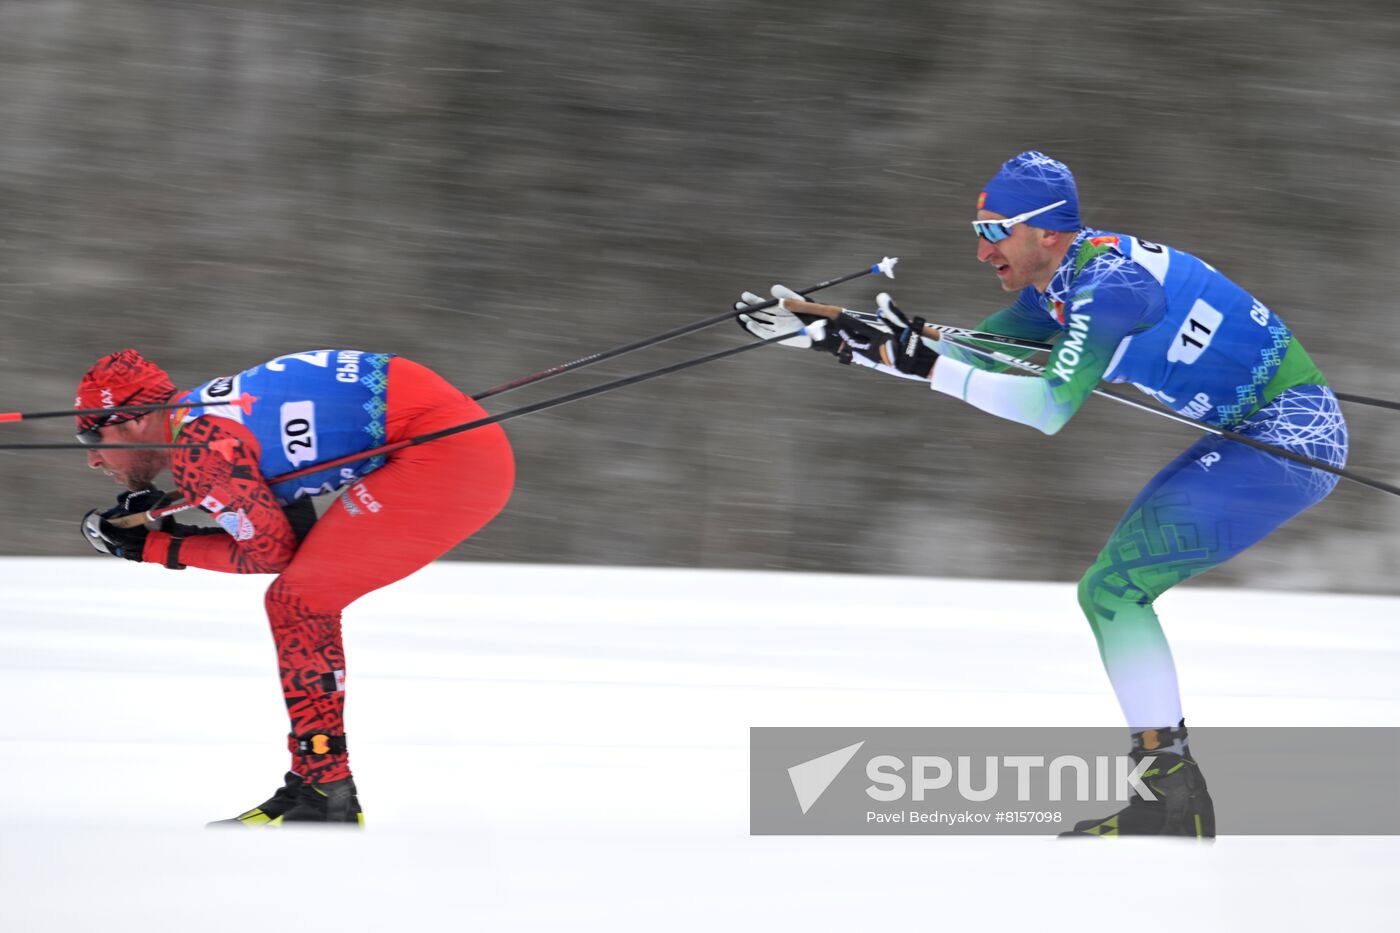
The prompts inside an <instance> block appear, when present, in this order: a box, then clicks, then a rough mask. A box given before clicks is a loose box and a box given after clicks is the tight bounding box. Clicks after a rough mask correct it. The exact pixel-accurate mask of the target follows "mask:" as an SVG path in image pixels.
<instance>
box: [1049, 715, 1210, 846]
mask: <svg viewBox="0 0 1400 933" xmlns="http://www.w3.org/2000/svg"><path fill="white" fill-rule="evenodd" d="M1178 742H1180V745H1179V746H1178V747H1180V748H1181V753H1179V754H1178V753H1177V752H1168V751H1159V750H1158V749H1161V748H1162V747H1163V746H1166V745H1175V744H1176V743H1178ZM1185 743H1186V724H1185V723H1184V722H1183V723H1180V724H1178V727H1177V728H1176V729H1148V730H1146V731H1143V732H1135V733H1133V750H1132V751H1131V752H1129V756H1130V757H1131V758H1132V760H1133V762H1134V763H1135V764H1137V763H1141V762H1142V760H1143V759H1144V758H1147V757H1151V758H1152V764H1151V766H1150V767H1148V768H1147V770H1145V771H1143V772H1142V776H1141V778H1140V780H1141V782H1142V784H1143V786H1144V787H1146V788H1147V789H1148V790H1150V791H1151V792H1152V795H1153V796H1154V797H1156V798H1157V799H1156V800H1145V799H1143V797H1142V796H1141V795H1138V794H1134V795H1133V798H1132V799H1131V800H1130V801H1129V802H1128V806H1126V807H1125V808H1123V809H1122V810H1119V811H1118V812H1117V813H1115V814H1113V815H1112V816H1109V817H1106V818H1104V819H1097V820H1081V821H1080V822H1078V823H1076V824H1075V826H1074V829H1071V830H1069V831H1068V832H1063V833H1061V834H1060V836H1061V837H1062V838H1064V837H1069V838H1073V837H1078V836H1186V837H1190V838H1194V839H1206V840H1209V839H1214V838H1215V804H1214V803H1213V802H1212V801H1211V799H1210V792H1209V791H1208V790H1206V779H1205V776H1204V775H1202V774H1201V768H1200V766H1199V765H1197V764H1196V762H1195V760H1194V759H1192V757H1191V749H1190V748H1189V747H1188V746H1187V745H1186V744H1185Z"/></svg>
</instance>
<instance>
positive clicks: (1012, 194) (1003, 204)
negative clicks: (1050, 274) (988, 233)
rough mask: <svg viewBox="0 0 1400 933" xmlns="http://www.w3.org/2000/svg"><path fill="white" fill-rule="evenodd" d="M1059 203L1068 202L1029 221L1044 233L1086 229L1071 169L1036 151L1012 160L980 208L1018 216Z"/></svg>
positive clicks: (979, 202) (980, 199) (995, 179)
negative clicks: (1080, 217)
mask: <svg viewBox="0 0 1400 933" xmlns="http://www.w3.org/2000/svg"><path fill="white" fill-rule="evenodd" d="M1056 201H1064V202H1065V203H1063V204H1061V205H1060V206H1059V207H1057V208H1055V209H1054V210H1053V211H1046V212H1045V213H1044V214H1037V215H1036V216H1035V217H1033V218H1031V219H1030V220H1028V221H1026V222H1027V223H1028V224H1030V225H1031V226H1033V227H1039V228H1041V229H1042V230H1078V229H1080V228H1081V227H1083V226H1084V224H1083V223H1082V222H1080V220H1079V192H1078V190H1076V189H1075V187H1074V175H1072V174H1071V173H1070V170H1069V166H1068V165H1065V163H1063V162H1058V161H1056V160H1055V159H1052V158H1050V157H1049V156H1048V155H1046V154H1045V153H1043V152H1036V151H1034V150H1032V151H1030V152H1023V153H1021V154H1020V155H1018V156H1015V157H1014V158H1011V159H1008V160H1007V161H1006V164H1004V165H1003V166H1002V167H1001V170H1000V171H999V172H997V173H996V174H995V175H993V176H992V180H991V181H989V182H987V186H986V188H985V189H984V190H983V191H982V194H981V195H980V196H979V197H978V198H977V209H978V210H979V211H980V210H988V211H992V212H994V213H997V214H1001V215H1002V216H1003V217H1015V216H1016V215H1017V214H1024V213H1026V212H1027V211H1033V210H1036V209H1038V208H1042V207H1045V206H1046V205H1047V204H1054V203H1055V202H1056Z"/></svg>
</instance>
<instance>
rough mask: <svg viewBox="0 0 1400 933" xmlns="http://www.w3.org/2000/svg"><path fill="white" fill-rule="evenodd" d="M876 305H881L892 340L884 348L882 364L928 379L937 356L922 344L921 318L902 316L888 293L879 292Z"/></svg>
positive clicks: (923, 322) (882, 316)
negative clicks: (885, 358) (884, 358)
mask: <svg viewBox="0 0 1400 933" xmlns="http://www.w3.org/2000/svg"><path fill="white" fill-rule="evenodd" d="M875 302H876V303H877V304H878V305H879V306H880V320H881V321H883V322H884V323H885V325H886V326H888V327H889V329H890V334H891V339H890V340H889V341H888V342H887V343H886V345H885V347H884V348H883V349H884V353H885V355H886V356H888V357H889V359H887V360H884V361H883V362H885V363H887V364H888V365H890V366H893V367H894V368H895V369H897V370H899V371H900V372H902V373H904V374H906V375H909V376H917V377H918V378H920V379H927V378H929V376H930V374H932V372H933V364H934V363H936V362H938V354H937V353H936V352H934V350H933V348H931V347H930V346H929V345H928V344H926V343H924V340H923V333H924V324H925V323H926V322H925V321H924V319H923V318H921V317H916V318H913V319H912V320H911V319H910V318H908V317H907V316H905V314H904V312H903V311H901V310H899V308H898V307H896V306H895V303H894V299H893V298H891V297H890V294H889V292H881V293H880V294H879V295H878V296H877V297H876V299H875Z"/></svg>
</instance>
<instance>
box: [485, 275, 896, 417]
mask: <svg viewBox="0 0 1400 933" xmlns="http://www.w3.org/2000/svg"><path fill="white" fill-rule="evenodd" d="M897 262H899V260H898V259H897V258H892V257H889V256H886V257H885V258H884V259H883V260H881V261H880V262H877V263H875V264H874V265H871V266H867V267H865V268H864V269H861V270H860V271H858V272H848V273H846V274H845V275H838V276H837V277H836V278H834V279H827V280H826V281H825V282H818V283H817V284H816V285H812V286H809V287H808V288H803V289H798V293H799V294H803V295H806V294H809V293H811V292H819V291H821V290H822V289H825V288H831V287H832V286H833V285H840V284H841V283H843V282H849V281H851V280H853V279H859V278H863V277H864V276H867V275H877V274H880V273H883V274H885V275H887V276H889V277H890V278H894V265H895V263H897ZM777 303H778V299H776V298H770V299H768V300H767V301H764V302H761V303H759V304H756V305H751V306H749V307H748V308H747V310H750V311H761V310H762V309H764V308H771V307H773V306H774V305H776V304H777ZM740 310H744V309H740ZM736 313H737V312H736V311H735V310H734V309H733V308H731V309H730V310H728V311H725V312H724V313H723V314H716V315H714V316H713V317H707V318H702V319H701V320H698V321H695V322H694V323H691V324H685V325H683V326H681V327H677V328H675V329H673V330H668V331H666V332H665V333H661V334H656V335H654V336H651V337H643V338H642V339H641V340H635V341H633V342H632V343H628V344H623V345H622V346H620V347H614V348H613V349H611V350H604V351H602V352H601V353H591V354H589V355H588V356H583V357H579V358H578V359H576V360H574V361H573V362H571V363H562V364H560V365H558V366H551V367H550V368H549V369H542V370H540V371H539V372H537V373H531V374H530V375H528V376H521V377H520V378H519V379H512V380H511V381H510V382H505V383H502V384H501V385H498V386H493V387H491V388H489V389H485V390H484V391H481V392H477V393H476V394H474V395H473V396H472V400H473V401H476V402H479V401H481V400H482V399H485V398H491V397H492V396H494V395H502V394H504V393H506V392H511V391H513V390H515V389H519V388H523V387H524V386H527V385H533V384H535V383H536V382H543V381H544V380H546V379H552V378H554V377H555V376H559V375H562V374H564V373H567V372H571V371H573V370H575V369H582V368H583V367H585V366H592V365H593V364H594V363H601V362H603V361H604V360H611V359H616V358H617V357H619V356H622V355H623V354H626V353H631V352H633V351H634V350H643V349H646V348H647V347H654V346H657V345H658V344H662V343H665V342H666V341H668V340H674V339H675V338H677V337H684V336H685V335H686V334H693V333H695V332H696V331H700V330H704V329H705V328H707V327H713V326H714V325H716V324H720V323H723V322H724V321H728V320H732V319H733V317H734V315H735V314H736Z"/></svg>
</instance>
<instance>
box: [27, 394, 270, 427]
mask: <svg viewBox="0 0 1400 933" xmlns="http://www.w3.org/2000/svg"><path fill="white" fill-rule="evenodd" d="M257 400H258V399H257V397H256V396H253V395H237V396H234V397H233V398H231V399H225V400H223V401H220V402H218V403H217V404H219V405H237V406H238V407H239V408H241V409H243V413H244V414H245V415H246V414H248V413H249V412H250V411H251V410H252V407H253V403H254V402H256V401H257ZM195 404H200V405H212V404H215V403H214V402H198V403H195ZM189 407H191V403H190V402H157V403H154V404H150V405H117V406H116V407H114V408H65V409H61V410H59V411H0V424H3V423H4V422H7V421H33V420H35V419H36V418H85V417H89V416H91V417H97V416H101V415H132V414H138V413H145V412H148V411H164V410H169V409H174V408H189Z"/></svg>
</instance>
